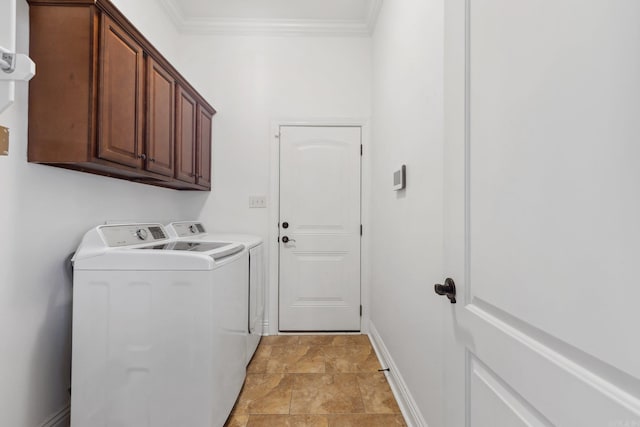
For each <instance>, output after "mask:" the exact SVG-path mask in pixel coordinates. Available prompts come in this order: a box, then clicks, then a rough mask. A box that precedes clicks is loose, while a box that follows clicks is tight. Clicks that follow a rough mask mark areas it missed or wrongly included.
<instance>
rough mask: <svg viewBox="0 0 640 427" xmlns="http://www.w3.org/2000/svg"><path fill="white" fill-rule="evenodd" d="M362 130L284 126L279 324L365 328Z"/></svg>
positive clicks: (291, 328)
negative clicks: (362, 304) (362, 306)
mask: <svg viewBox="0 0 640 427" xmlns="http://www.w3.org/2000/svg"><path fill="white" fill-rule="evenodd" d="M360 134H361V129H360V128H359V127H317V126H282V127H281V128H280V306H279V313H280V319H279V320H280V322H279V329H280V330H281V331H359V330H360V143H361V136H360Z"/></svg>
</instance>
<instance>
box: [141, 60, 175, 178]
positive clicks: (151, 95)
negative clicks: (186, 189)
mask: <svg viewBox="0 0 640 427" xmlns="http://www.w3.org/2000/svg"><path fill="white" fill-rule="evenodd" d="M175 87H176V83H175V79H174V78H173V77H172V76H171V74H169V73H168V72H167V71H166V70H165V69H164V68H162V66H161V65H160V64H158V63H157V62H155V61H154V60H153V59H152V58H151V57H149V58H147V149H146V153H145V154H146V169H147V170H148V171H151V172H155V173H159V174H161V175H165V176H171V177H173V167H174V163H173V159H174V137H175V132H174V123H175V92H176V91H175Z"/></svg>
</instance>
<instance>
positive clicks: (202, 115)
mask: <svg viewBox="0 0 640 427" xmlns="http://www.w3.org/2000/svg"><path fill="white" fill-rule="evenodd" d="M212 117H213V114H212V113H210V112H208V111H207V110H205V109H204V108H202V107H201V106H198V135H197V138H196V139H197V144H196V145H197V147H198V148H197V156H196V159H197V162H196V178H197V179H196V184H198V185H200V186H202V187H204V188H211V119H212Z"/></svg>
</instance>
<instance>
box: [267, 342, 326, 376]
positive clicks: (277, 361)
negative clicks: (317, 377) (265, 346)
mask: <svg viewBox="0 0 640 427" xmlns="http://www.w3.org/2000/svg"><path fill="white" fill-rule="evenodd" d="M324 361H325V356H324V352H323V351H322V348H321V347H317V346H308V345H294V346H277V347H273V349H272V351H271V353H270V355H269V358H268V362H267V373H270V374H273V373H281V372H282V373H285V372H289V373H298V374H309V373H321V374H323V373H324V372H325V363H324Z"/></svg>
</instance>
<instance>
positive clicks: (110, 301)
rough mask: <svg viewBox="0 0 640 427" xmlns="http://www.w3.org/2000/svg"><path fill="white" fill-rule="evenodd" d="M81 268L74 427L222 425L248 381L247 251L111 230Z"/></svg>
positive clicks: (82, 249) (76, 297) (143, 228)
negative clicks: (246, 367)
mask: <svg viewBox="0 0 640 427" xmlns="http://www.w3.org/2000/svg"><path fill="white" fill-rule="evenodd" d="M73 261H74V289H73V349H72V381H71V383H72V385H71V386H72V389H71V425H72V427H96V426H105V427H107V426H109V427H110V426H118V427H147V426H148V427H175V426H189V427H211V426H222V425H223V424H224V422H225V420H226V418H227V416H228V415H229V413H230V411H231V409H232V408H233V405H234V403H235V400H236V398H237V396H238V394H239V392H240V389H241V387H242V384H243V381H244V378H245V373H246V371H245V363H244V362H245V360H244V359H245V355H246V333H245V331H246V318H247V315H248V314H247V311H248V308H247V304H246V301H247V299H248V292H247V289H246V287H245V286H243V285H244V284H245V283H247V281H248V280H249V279H248V271H247V269H246V265H247V263H248V252H247V250H246V249H245V247H244V246H243V245H240V244H234V243H210V242H204V241H193V242H190V241H185V240H181V241H176V240H174V239H170V238H169V235H168V233H167V232H166V229H165V228H164V227H163V226H162V225H160V224H126V225H106V226H99V227H96V228H94V229H92V230H90V231H89V232H88V233H87V234H86V235H85V236H84V238H83V240H82V243H81V244H80V246H79V248H78V250H77V252H76V254H75V256H74V259H73Z"/></svg>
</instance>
